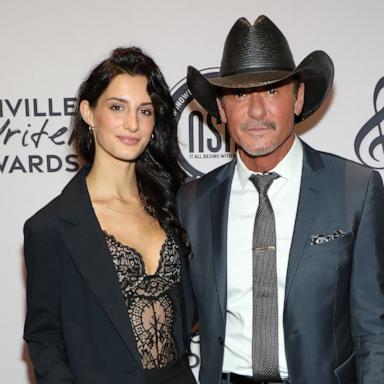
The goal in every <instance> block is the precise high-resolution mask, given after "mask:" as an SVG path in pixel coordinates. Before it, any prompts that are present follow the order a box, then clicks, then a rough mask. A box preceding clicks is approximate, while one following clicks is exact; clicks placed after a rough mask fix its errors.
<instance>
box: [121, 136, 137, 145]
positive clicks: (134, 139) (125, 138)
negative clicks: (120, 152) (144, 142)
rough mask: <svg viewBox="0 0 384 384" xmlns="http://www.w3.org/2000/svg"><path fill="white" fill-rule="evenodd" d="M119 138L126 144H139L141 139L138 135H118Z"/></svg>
mask: <svg viewBox="0 0 384 384" xmlns="http://www.w3.org/2000/svg"><path fill="white" fill-rule="evenodd" d="M117 138H118V139H119V140H120V141H121V142H123V143H124V144H127V145H135V144H137V143H138V142H139V141H140V139H139V138H138V137H135V136H121V135H119V136H117Z"/></svg>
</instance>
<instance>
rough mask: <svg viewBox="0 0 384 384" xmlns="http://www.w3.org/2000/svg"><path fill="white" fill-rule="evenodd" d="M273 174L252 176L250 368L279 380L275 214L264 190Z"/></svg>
mask: <svg viewBox="0 0 384 384" xmlns="http://www.w3.org/2000/svg"><path fill="white" fill-rule="evenodd" d="M278 177H279V175H278V174H276V173H267V174H263V175H261V174H257V175H252V176H251V177H250V178H249V180H250V181H252V183H253V184H254V186H255V187H256V189H257V191H258V192H259V206H258V208H257V212H256V217H255V225H254V229H253V244H252V253H253V319H252V320H253V321H252V370H253V376H254V378H255V379H256V380H259V381H264V380H266V381H279V380H280V374H279V345H278V308H277V272H276V228H275V216H274V214H273V209H272V205H271V202H270V201H269V198H268V195H267V192H268V189H269V187H270V186H271V184H272V183H273V180H275V179H277V178H278Z"/></svg>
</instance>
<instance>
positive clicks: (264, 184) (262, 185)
mask: <svg viewBox="0 0 384 384" xmlns="http://www.w3.org/2000/svg"><path fill="white" fill-rule="evenodd" d="M279 177H280V176H279V175H278V174H277V173H276V172H271V173H263V174H253V175H251V176H250V177H249V180H251V181H252V183H253V185H254V186H255V187H256V189H257V191H258V192H259V194H266V193H267V192H268V189H269V187H270V186H271V185H272V183H273V180H275V179H277V178H279Z"/></svg>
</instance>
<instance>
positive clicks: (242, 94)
mask: <svg viewBox="0 0 384 384" xmlns="http://www.w3.org/2000/svg"><path fill="white" fill-rule="evenodd" d="M244 95H245V92H244V90H243V89H238V90H237V91H236V92H235V97H243V96H244Z"/></svg>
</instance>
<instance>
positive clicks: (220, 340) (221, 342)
mask: <svg viewBox="0 0 384 384" xmlns="http://www.w3.org/2000/svg"><path fill="white" fill-rule="evenodd" d="M219 343H220V345H224V338H223V337H221V336H220V337H219Z"/></svg>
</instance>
